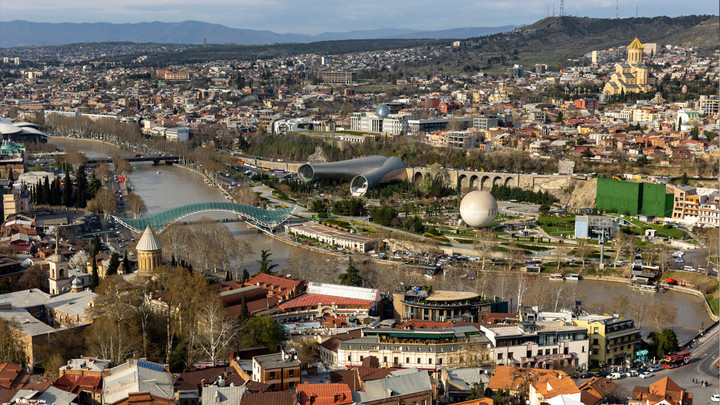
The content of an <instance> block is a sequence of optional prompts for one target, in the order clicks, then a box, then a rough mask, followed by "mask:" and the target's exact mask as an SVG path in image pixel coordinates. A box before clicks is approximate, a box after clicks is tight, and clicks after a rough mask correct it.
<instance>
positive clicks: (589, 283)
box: [51, 138, 712, 343]
mask: <svg viewBox="0 0 720 405" xmlns="http://www.w3.org/2000/svg"><path fill="white" fill-rule="evenodd" d="M51 142H52V143H53V144H55V145H57V146H58V147H60V148H61V149H65V150H77V151H80V152H84V153H85V154H86V156H87V157H88V158H100V157H107V156H121V157H129V156H132V153H130V152H127V151H124V150H122V149H120V148H118V147H115V146H113V145H108V144H105V143H101V142H95V141H87V140H81V139H68V138H52V140H51ZM158 172H159V174H158ZM128 177H129V179H130V181H131V183H132V185H133V187H135V192H136V193H138V194H139V195H140V196H141V197H142V198H143V199H144V200H145V204H146V205H147V208H148V212H147V215H152V214H157V213H158V212H162V211H164V210H167V209H170V208H174V207H177V206H180V205H185V204H192V203H198V202H208V201H226V200H225V198H224V197H223V196H222V194H221V193H220V191H219V190H218V189H217V188H214V187H211V186H208V185H207V184H205V182H204V181H203V179H202V177H201V176H200V175H198V174H196V173H194V172H192V171H189V170H186V169H183V168H181V167H177V166H164V165H161V166H152V165H150V164H142V165H138V167H137V168H136V169H135V170H134V171H133V173H131V174H130V175H129V176H128ZM202 216H206V217H210V218H217V219H220V218H233V216H232V215H230V214H222V213H205V214H201V215H196V216H194V217H188V218H187V220H191V219H193V218H200V217H202ZM226 225H227V226H228V228H229V229H230V231H231V232H232V233H233V235H235V237H237V238H241V239H242V240H244V241H245V242H247V243H248V244H250V246H251V247H252V249H253V252H254V255H253V256H254V257H256V258H259V256H260V251H261V250H263V249H267V250H270V251H271V252H272V260H273V263H277V264H278V265H279V267H282V266H283V265H284V264H285V263H286V262H287V260H288V258H289V257H290V255H291V254H292V253H293V252H294V251H296V250H299V249H300V248H297V247H294V246H291V245H288V244H286V243H282V242H278V241H276V240H274V239H272V238H269V237H267V236H265V235H263V234H261V233H258V231H257V230H255V229H254V228H250V227H248V226H246V225H244V224H242V223H229V224H226ZM258 266H259V265H258V263H257V262H256V261H255V259H254V258H253V259H248V260H247V261H246V263H244V264H243V267H247V269H248V271H250V273H251V274H252V273H254V272H256V271H257V269H258ZM534 283H540V285H541V286H542V287H543V288H545V286H548V287H549V286H550V284H549V283H558V281H548V279H546V278H541V279H538V280H535V281H534ZM564 283H565V284H566V285H567V284H568V283H577V291H578V294H577V295H578V297H579V298H580V299H581V300H582V301H583V304H592V303H596V302H610V301H612V300H614V299H615V298H617V297H618V296H620V295H627V296H629V297H632V296H633V295H635V294H640V296H641V299H643V300H649V301H650V302H651V303H656V302H663V303H666V304H668V305H669V306H674V307H676V308H677V316H676V324H675V325H674V328H675V332H676V333H677V335H678V338H679V339H680V341H681V342H683V343H684V342H685V341H687V340H689V339H691V338H692V337H693V336H695V335H696V334H697V333H698V330H699V329H700V328H701V327H702V326H705V327H707V326H709V325H710V324H712V320H711V319H710V317H709V316H708V314H707V312H706V310H705V304H704V302H703V300H702V299H700V298H699V297H697V296H693V295H689V294H685V293H680V292H674V291H667V292H665V293H662V294H659V293H658V294H648V293H640V292H637V291H635V290H632V289H630V288H628V287H627V285H625V284H622V283H614V282H607V281H595V280H583V281H579V282H569V281H565V282H564ZM496 289H498V287H497V285H496ZM567 290H568V293H570V290H573V288H572V287H570V288H567ZM494 293H495V294H498V293H499V291H494ZM509 295H510V296H512V292H510V294H509ZM630 301H631V302H632V300H630ZM643 332H644V333H643V335H645V334H646V333H647V332H648V331H647V330H644V331H643Z"/></svg>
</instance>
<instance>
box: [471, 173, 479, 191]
mask: <svg viewBox="0 0 720 405" xmlns="http://www.w3.org/2000/svg"><path fill="white" fill-rule="evenodd" d="M469 185H470V188H471V189H476V188H478V186H479V184H478V176H477V175H472V176H470V184H469Z"/></svg>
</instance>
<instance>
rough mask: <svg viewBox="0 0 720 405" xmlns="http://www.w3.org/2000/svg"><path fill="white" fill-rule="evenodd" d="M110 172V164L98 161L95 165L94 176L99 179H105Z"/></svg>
mask: <svg viewBox="0 0 720 405" xmlns="http://www.w3.org/2000/svg"><path fill="white" fill-rule="evenodd" d="M110 173H112V169H110V166H108V165H107V164H106V163H98V164H97V165H95V177H97V178H98V179H100V181H105V179H106V178H107V177H109V176H110Z"/></svg>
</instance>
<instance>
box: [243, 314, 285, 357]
mask: <svg viewBox="0 0 720 405" xmlns="http://www.w3.org/2000/svg"><path fill="white" fill-rule="evenodd" d="M283 340H285V327H284V326H282V324H281V323H280V322H278V321H276V320H274V319H273V318H272V317H271V316H270V315H262V316H256V317H254V318H251V319H250V320H248V321H247V322H245V324H244V325H243V326H242V327H241V328H240V344H241V345H242V346H244V347H257V346H264V347H267V349H268V350H270V351H271V352H276V351H277V348H278V345H279V344H280V343H282V342H283Z"/></svg>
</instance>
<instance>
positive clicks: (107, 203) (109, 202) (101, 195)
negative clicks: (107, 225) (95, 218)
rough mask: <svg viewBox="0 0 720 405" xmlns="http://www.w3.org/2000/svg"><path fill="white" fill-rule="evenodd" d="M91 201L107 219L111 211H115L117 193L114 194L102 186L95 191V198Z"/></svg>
mask: <svg viewBox="0 0 720 405" xmlns="http://www.w3.org/2000/svg"><path fill="white" fill-rule="evenodd" d="M92 203H93V204H92V205H94V206H95V207H96V208H97V209H98V211H100V212H102V213H103V215H104V216H105V219H108V218H109V217H110V214H111V213H113V212H115V211H117V206H118V198H117V194H115V193H114V192H113V191H112V190H110V189H109V188H107V187H103V188H101V189H100V190H99V191H98V192H97V194H95V198H94V199H93V201H92Z"/></svg>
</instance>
